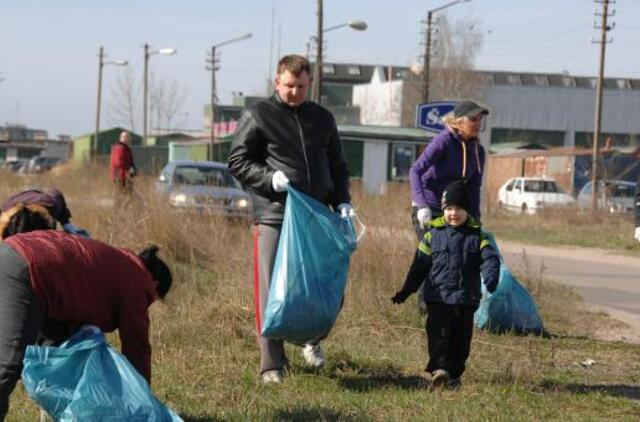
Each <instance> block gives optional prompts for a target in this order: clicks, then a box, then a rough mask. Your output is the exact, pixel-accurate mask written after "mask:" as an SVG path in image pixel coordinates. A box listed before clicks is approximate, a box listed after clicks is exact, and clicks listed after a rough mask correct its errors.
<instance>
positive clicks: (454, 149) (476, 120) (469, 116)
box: [409, 101, 489, 240]
mask: <svg viewBox="0 0 640 422" xmlns="http://www.w3.org/2000/svg"><path fill="white" fill-rule="evenodd" d="M488 114H489V110H488V109H487V108H485V107H483V106H480V105H478V104H477V103H475V102H473V101H462V102H460V103H458V105H456V107H455V108H454V109H453V111H452V112H451V113H449V114H447V115H446V116H445V117H444V118H443V119H442V121H443V123H444V125H445V127H446V129H445V130H443V131H442V132H440V133H439V134H438V135H437V136H436V137H435V138H433V139H432V140H431V142H430V143H429V145H427V147H426V148H425V150H424V152H423V153H422V155H420V157H419V158H418V159H417V160H416V162H415V163H413V165H412V166H411V170H410V172H409V177H410V181H411V201H412V205H413V215H412V219H413V222H414V224H415V225H416V233H417V235H418V239H419V240H421V239H422V233H423V231H424V229H425V228H426V226H427V224H428V223H429V222H430V221H431V220H432V219H433V218H436V217H439V216H441V215H442V210H441V208H440V203H441V198H442V192H443V191H444V189H445V187H447V185H448V184H449V183H451V182H453V181H455V180H459V179H463V180H465V181H466V183H467V187H468V189H469V195H470V199H471V203H470V207H469V213H470V214H471V215H472V216H473V217H474V218H475V219H476V220H479V219H480V185H481V184H482V174H483V172H484V161H485V151H484V148H483V147H482V145H480V140H479V139H478V133H479V132H480V130H481V128H482V120H483V118H484V117H485V116H486V115H488Z"/></svg>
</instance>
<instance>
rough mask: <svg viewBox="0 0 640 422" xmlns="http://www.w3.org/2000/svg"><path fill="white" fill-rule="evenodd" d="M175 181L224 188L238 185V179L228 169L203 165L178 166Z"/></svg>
mask: <svg viewBox="0 0 640 422" xmlns="http://www.w3.org/2000/svg"><path fill="white" fill-rule="evenodd" d="M173 182H174V183H175V184H177V185H205V186H218V187H223V188H235V187H237V185H236V181H235V180H234V179H233V177H232V176H231V174H230V173H229V171H228V170H226V169H219V168H213V167H203V166H180V167H176V171H175V174H174V176H173Z"/></svg>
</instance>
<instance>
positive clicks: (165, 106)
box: [161, 80, 187, 131]
mask: <svg viewBox="0 0 640 422" xmlns="http://www.w3.org/2000/svg"><path fill="white" fill-rule="evenodd" d="M186 98H187V94H186V92H184V91H182V89H181V88H180V85H179V84H178V81H176V80H173V81H171V82H169V83H168V84H165V88H164V89H163V101H162V103H161V111H162V115H163V117H164V118H165V122H166V128H167V130H168V131H170V130H171V122H172V121H173V119H174V118H175V117H176V116H177V115H179V114H180V113H182V110H183V108H184V103H185V100H186Z"/></svg>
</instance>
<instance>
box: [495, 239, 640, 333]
mask: <svg viewBox="0 0 640 422" xmlns="http://www.w3.org/2000/svg"><path fill="white" fill-rule="evenodd" d="M497 241H498V247H499V248H500V252H501V253H502V256H503V257H504V259H505V261H506V263H507V265H508V266H509V267H510V268H512V269H514V270H517V269H519V268H521V267H522V265H523V262H524V260H523V253H524V254H526V256H527V258H528V260H529V262H530V265H531V268H533V269H539V268H540V267H541V266H543V268H544V269H543V274H544V276H545V278H549V279H551V280H554V281H557V282H560V283H563V284H567V285H569V286H572V287H575V288H576V290H577V291H578V292H579V293H580V294H581V295H582V296H583V298H584V300H585V302H586V304H587V306H588V307H589V308H591V309H594V310H601V311H604V312H606V313H608V314H609V315H611V316H612V317H614V318H616V319H618V320H620V321H622V322H624V323H626V324H628V328H626V329H624V328H623V329H620V330H617V331H614V332H612V331H611V330H609V331H607V332H605V333H600V335H599V337H601V338H603V339H607V340H623V341H629V342H634V343H640V258H635V257H631V256H626V255H622V254H620V253H616V252H614V251H610V250H604V249H595V248H594V249H592V248H578V247H571V246H567V247H562V246H554V247H550V246H539V245H527V244H524V243H519V242H512V241H506V240H500V239H498V240H497Z"/></svg>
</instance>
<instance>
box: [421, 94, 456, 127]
mask: <svg viewBox="0 0 640 422" xmlns="http://www.w3.org/2000/svg"><path fill="white" fill-rule="evenodd" d="M456 104H458V103H457V102H453V101H444V102H438V103H424V104H418V110H417V112H416V126H417V127H419V128H420V129H424V130H429V131H433V132H440V131H442V130H444V126H443V125H442V118H443V117H444V116H445V115H447V114H448V113H450V112H451V111H453V108H454V107H455V106H456Z"/></svg>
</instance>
